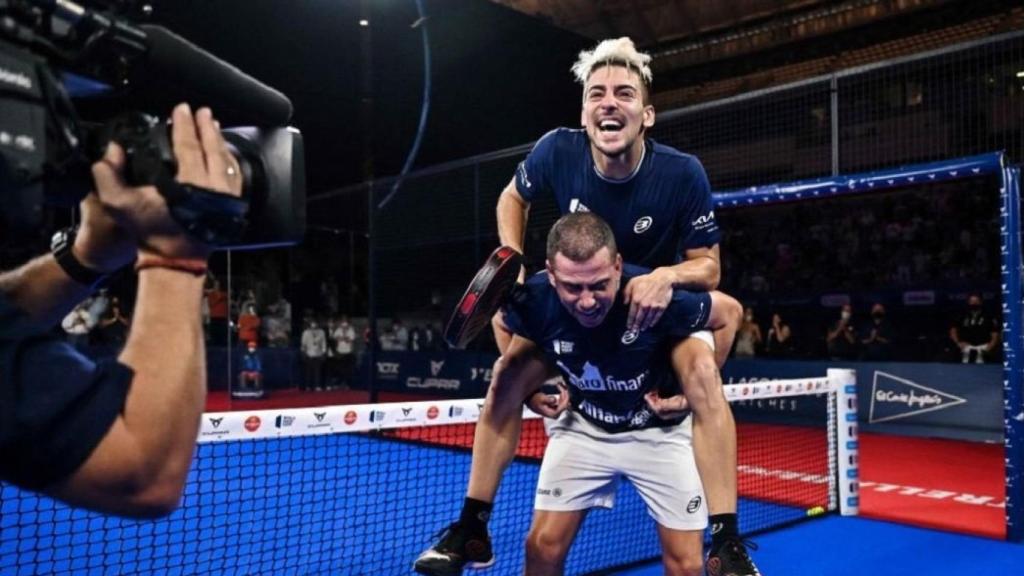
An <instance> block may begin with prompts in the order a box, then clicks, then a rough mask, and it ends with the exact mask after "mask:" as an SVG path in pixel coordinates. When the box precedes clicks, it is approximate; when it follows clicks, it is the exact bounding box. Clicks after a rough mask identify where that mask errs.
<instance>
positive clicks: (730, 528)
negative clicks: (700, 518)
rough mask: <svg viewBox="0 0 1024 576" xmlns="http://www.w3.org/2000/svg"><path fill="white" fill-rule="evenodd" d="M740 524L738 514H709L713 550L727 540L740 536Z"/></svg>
mask: <svg viewBox="0 0 1024 576" xmlns="http://www.w3.org/2000/svg"><path fill="white" fill-rule="evenodd" d="M738 524H739V522H738V521H737V519H736V514H712V515H711V516H708V525H709V526H711V551H712V552H715V551H717V550H718V549H719V548H721V547H722V544H725V543H726V542H727V541H729V540H735V539H737V538H739V537H740V535H739V528H738Z"/></svg>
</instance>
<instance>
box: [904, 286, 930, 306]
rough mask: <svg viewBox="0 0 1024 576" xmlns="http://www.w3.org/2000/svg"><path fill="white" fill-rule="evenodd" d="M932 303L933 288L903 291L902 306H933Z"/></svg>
mask: <svg viewBox="0 0 1024 576" xmlns="http://www.w3.org/2000/svg"><path fill="white" fill-rule="evenodd" d="M934 304H935V291H934V290H916V291H910V292H904V293H903V305H904V306H933V305H934Z"/></svg>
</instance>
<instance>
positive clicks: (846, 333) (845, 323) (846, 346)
mask: <svg viewBox="0 0 1024 576" xmlns="http://www.w3.org/2000/svg"><path fill="white" fill-rule="evenodd" d="M825 345H826V347H827V349H828V357H829V359H831V360H853V359H854V358H856V350H857V333H856V330H854V328H853V307H852V306H850V305H849V304H843V308H842V309H841V310H840V311H839V318H838V319H837V320H836V321H835V322H833V323H832V325H831V326H829V328H828V332H827V333H826V335H825Z"/></svg>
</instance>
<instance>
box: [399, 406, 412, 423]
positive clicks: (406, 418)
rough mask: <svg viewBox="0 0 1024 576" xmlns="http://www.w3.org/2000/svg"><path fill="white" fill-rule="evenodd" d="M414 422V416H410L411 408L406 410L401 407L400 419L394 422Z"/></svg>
mask: <svg viewBox="0 0 1024 576" xmlns="http://www.w3.org/2000/svg"><path fill="white" fill-rule="evenodd" d="M415 421H416V416H413V414H412V407H411V406H410V407H408V408H406V407H403V408H402V416H401V417H400V418H398V420H395V422H415Z"/></svg>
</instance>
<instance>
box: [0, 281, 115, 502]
mask: <svg viewBox="0 0 1024 576" xmlns="http://www.w3.org/2000/svg"><path fill="white" fill-rule="evenodd" d="M24 322H25V318H24V313H23V312H22V311H21V310H19V309H18V308H16V307H15V306H13V305H12V304H11V303H10V302H8V301H7V299H6V298H4V297H3V296H2V295H0V480H4V481H7V482H11V483H13V484H16V485H19V486H22V487H25V488H29V489H33V490H40V489H43V488H46V487H47V486H49V485H51V484H53V483H54V482H57V481H59V480H62V479H64V478H66V477H67V476H69V475H71V474H72V473H73V472H74V471H75V470H77V469H78V468H79V467H80V466H81V465H82V464H83V463H84V462H85V460H86V459H87V458H88V457H89V455H90V454H92V451H93V450H94V449H95V448H96V446H97V445H99V443H100V440H102V439H103V436H105V435H106V433H107V431H108V430H110V427H111V425H113V423H114V420H115V419H116V418H117V416H118V415H119V414H121V412H122V411H123V410H124V403H125V398H126V396H127V394H128V388H129V386H130V385H131V381H132V376H133V373H132V370H131V369H130V368H128V367H127V366H125V365H124V364H121V363H118V362H116V361H112V360H108V361H102V362H93V361H92V360H90V359H89V358H87V357H85V356H83V355H82V354H80V353H79V352H78V351H76V350H75V349H74V348H72V347H71V346H70V345H68V344H67V343H65V342H64V341H62V340H60V339H58V338H56V337H54V336H52V335H49V334H47V335H42V336H31V337H26V336H24V335H22V334H19V333H17V332H16V328H15V327H16V326H17V325H19V324H23V323H24Z"/></svg>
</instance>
